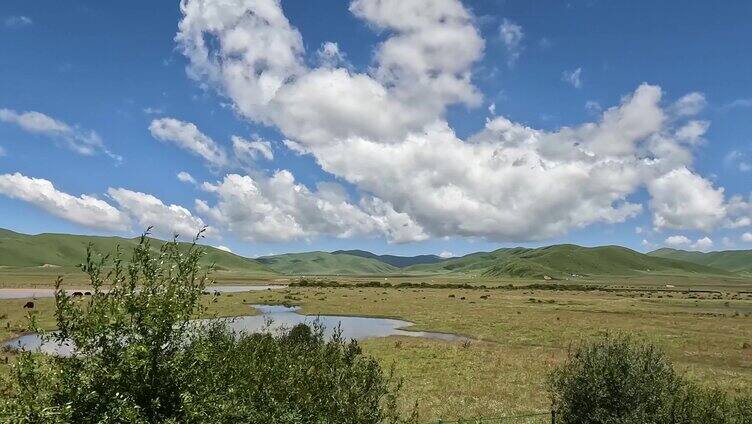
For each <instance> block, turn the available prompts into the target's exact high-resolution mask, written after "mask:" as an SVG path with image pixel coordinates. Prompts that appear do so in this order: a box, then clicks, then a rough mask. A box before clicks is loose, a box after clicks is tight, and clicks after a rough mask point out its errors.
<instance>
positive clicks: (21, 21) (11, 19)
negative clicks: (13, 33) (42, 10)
mask: <svg viewBox="0 0 752 424" xmlns="http://www.w3.org/2000/svg"><path fill="white" fill-rule="evenodd" d="M3 24H4V25H5V27H6V28H11V29H15V28H23V27H26V26H30V25H32V24H34V21H33V20H31V18H30V17H28V16H23V15H16V16H8V17H6V18H5V19H4V20H3Z"/></svg>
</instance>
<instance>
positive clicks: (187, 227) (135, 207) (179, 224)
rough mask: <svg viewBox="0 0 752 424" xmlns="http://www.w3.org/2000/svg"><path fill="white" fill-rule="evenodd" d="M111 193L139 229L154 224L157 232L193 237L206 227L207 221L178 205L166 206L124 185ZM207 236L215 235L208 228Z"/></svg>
mask: <svg viewBox="0 0 752 424" xmlns="http://www.w3.org/2000/svg"><path fill="white" fill-rule="evenodd" d="M107 193H108V194H109V196H110V197H111V198H112V199H113V200H114V201H115V202H116V203H117V204H118V206H119V207H120V209H121V210H122V211H123V212H124V213H126V214H128V215H129V216H130V217H131V219H132V220H133V221H134V222H135V223H136V225H137V226H138V228H147V227H153V228H154V233H155V234H158V235H161V236H164V237H171V236H173V235H175V234H178V235H181V236H182V237H183V238H185V237H193V236H195V235H196V234H198V232H199V230H201V229H202V228H204V227H205V224H204V221H203V220H201V218H199V217H197V216H193V214H191V212H190V211H189V210H188V209H186V208H184V207H182V206H178V205H166V204H164V203H163V202H162V201H161V200H159V199H158V198H156V197H154V196H152V195H150V194H146V193H140V192H137V191H131V190H127V189H124V188H110V189H109V190H107ZM206 235H212V231H211V229H208V231H207V234H206Z"/></svg>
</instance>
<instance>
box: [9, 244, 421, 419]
mask: <svg viewBox="0 0 752 424" xmlns="http://www.w3.org/2000/svg"><path fill="white" fill-rule="evenodd" d="M202 255H203V251H202V249H200V248H199V247H198V246H197V245H196V243H195V241H194V243H193V245H192V246H191V247H190V248H189V249H185V248H179V246H178V244H177V243H176V242H172V243H166V244H164V245H163V246H162V247H161V249H160V251H159V254H158V255H156V256H154V255H153V254H152V253H150V247H149V239H148V238H147V237H146V236H144V237H142V238H141V240H140V243H139V244H138V246H137V247H136V248H135V249H134V251H133V255H132V257H131V258H130V259H129V261H128V262H127V263H126V262H125V261H124V260H123V255H122V254H121V253H120V252H119V251H118V252H117V254H116V255H115V257H114V258H113V259H112V260H111V261H110V260H109V258H107V257H103V258H98V259H96V260H95V258H94V255H93V254H92V253H91V252H90V251H89V253H88V254H87V258H86V263H85V264H84V265H83V266H82V268H83V270H84V271H85V272H87V273H88V275H89V277H90V281H91V285H92V288H93V290H92V291H93V293H92V296H91V297H87V298H86V299H81V298H73V297H69V296H66V294H65V293H64V291H62V290H61V289H60V286H61V281H58V284H57V292H56V296H55V300H56V306H57V308H56V318H57V326H58V328H59V331H58V332H55V333H52V334H50V335H49V337H51V338H52V339H53V340H56V341H58V342H63V341H68V340H70V341H73V342H74V344H75V346H76V351H75V354H74V355H73V356H71V357H57V356H45V355H41V354H32V353H21V354H20V355H19V357H18V360H17V361H16V363H15V364H14V365H13V367H12V370H11V375H10V378H9V379H7V381H5V382H4V384H3V386H2V392H1V393H0V395H2V396H1V398H0V421H2V422H11V423H238V422H242V423H271V422H274V423H334V422H337V423H400V422H406V421H409V420H411V419H413V417H408V419H403V418H402V417H401V416H400V415H399V414H398V413H397V412H396V411H397V393H398V390H399V384H398V382H397V381H395V379H394V378H392V376H391V375H392V374H391V373H384V372H383V371H382V369H381V368H380V367H379V365H378V364H377V363H376V362H375V361H374V360H372V359H370V358H368V357H366V356H364V355H363V354H362V353H361V350H360V348H359V346H358V344H357V343H356V342H354V341H352V342H347V341H345V340H342V338H341V337H339V336H337V335H335V337H334V338H333V339H331V340H327V339H325V338H324V333H323V329H322V328H318V327H313V328H311V327H308V326H305V325H303V326H297V327H294V328H292V329H290V330H289V331H287V332H284V333H283V334H281V335H270V334H233V333H231V332H230V331H229V329H228V326H227V325H226V322H224V321H196V320H194V319H192V318H194V317H195V316H196V315H197V314H200V313H201V312H202V311H203V309H202V307H201V294H202V292H203V291H204V288H205V287H206V284H207V282H208V281H209V280H208V277H207V272H208V271H210V270H202V269H201V268H200V266H199V259H200V258H201V257H202Z"/></svg>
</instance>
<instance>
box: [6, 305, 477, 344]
mask: <svg viewBox="0 0 752 424" xmlns="http://www.w3.org/2000/svg"><path fill="white" fill-rule="evenodd" d="M253 307H254V308H256V309H257V310H259V312H261V315H252V316H243V317H235V318H219V319H223V320H225V321H227V323H228V325H229V326H230V328H231V329H232V330H234V331H236V332H247V333H257V332H279V331H281V330H282V329H285V328H290V327H292V326H294V325H297V324H301V323H307V324H313V323H315V322H318V323H320V324H321V325H323V326H324V329H325V334H326V336H327V337H331V335H332V334H333V332H334V331H335V329H337V328H339V329H340V331H341V332H342V337H343V338H344V339H355V340H365V339H371V338H377V337H388V336H409V337H425V338H430V339H438V340H446V341H462V340H467V338H465V337H463V336H459V335H456V334H447V333H434V332H427V331H408V330H404V328H405V327H409V326H410V325H412V323H411V322H409V321H402V320H398V319H389V318H369V317H353V316H339V315H302V314H300V313H298V309H299V308H298V307H286V306H279V305H253ZM4 346H7V347H10V348H13V349H22V350H29V351H37V350H39V351H41V352H44V353H49V354H55V355H70V354H71V352H72V346H71V345H70V344H63V345H59V344H57V343H53V342H50V341H43V340H42V338H41V336H39V335H38V334H27V335H24V336H21V337H17V338H15V339H11V340H9V341H8V342H6V343H5V344H4Z"/></svg>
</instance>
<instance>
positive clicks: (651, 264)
mask: <svg viewBox="0 0 752 424" xmlns="http://www.w3.org/2000/svg"><path fill="white" fill-rule="evenodd" d="M136 242H137V239H129V238H122V237H99V236H80V235H70V234H39V235H26V234H20V233H16V232H13V231H10V230H4V229H0V275H1V274H2V272H3V269H4V268H8V267H13V268H34V267H54V266H59V267H73V266H75V265H76V264H78V263H80V262H81V261H82V259H83V258H84V255H85V251H86V246H87V245H88V244H89V243H91V244H93V245H94V249H95V250H97V251H99V252H112V251H114V250H115V247H116V246H117V245H120V246H121V248H123V249H124V250H125V251H126V252H128V250H129V249H130V248H132V247H133V246H134V245H135V244H136ZM162 243H164V242H163V241H160V240H156V239H154V240H153V246H154V248H155V249H158V248H159V246H160V245H161V244H162ZM206 250H207V255H206V258H205V259H204V262H205V263H209V262H213V263H215V264H216V266H217V268H218V269H220V270H223V271H233V272H241V273H243V274H246V275H253V274H258V275H261V274H266V275H268V274H281V275H364V276H365V275H435V274H455V275H466V276H468V277H470V276H476V277H525V278H553V279H561V278H570V277H577V276H583V277H586V276H634V275H651V274H653V275H676V276H681V275H708V276H745V277H746V276H752V251H749V250H747V251H743V250H738V251H725V252H710V253H702V252H688V251H683V250H675V249H659V250H656V251H654V252H650V253H648V254H643V253H639V252H636V251H634V250H631V249H627V248H625V247H620V246H600V247H582V246H576V245H571V244H562V245H554V246H548V247H541V248H534V249H530V248H522V247H517V248H503V249H498V250H494V251H493V252H478V253H471V254H469V255H465V256H462V257H457V258H450V259H444V258H440V257H439V256H436V255H419V256H396V255H377V254H374V253H371V252H367V251H363V250H338V251H335V252H331V253H328V252H305V253H287V254H281V255H273V256H265V257H261V258H257V259H249V258H245V257H242V256H238V255H235V254H233V253H229V252H225V251H223V250H219V249H216V248H213V247H206Z"/></svg>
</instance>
